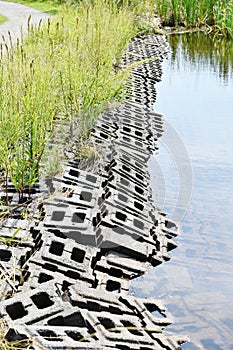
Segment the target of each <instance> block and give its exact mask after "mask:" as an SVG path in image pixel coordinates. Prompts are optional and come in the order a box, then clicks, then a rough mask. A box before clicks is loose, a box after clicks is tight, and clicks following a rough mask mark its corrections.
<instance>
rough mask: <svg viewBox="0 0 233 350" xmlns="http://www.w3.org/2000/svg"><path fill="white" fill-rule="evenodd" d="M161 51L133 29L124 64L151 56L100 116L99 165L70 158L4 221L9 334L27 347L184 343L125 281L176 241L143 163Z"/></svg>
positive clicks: (157, 125)
mask: <svg viewBox="0 0 233 350" xmlns="http://www.w3.org/2000/svg"><path fill="white" fill-rule="evenodd" d="M166 52H167V45H166V42H165V39H164V37H163V36H161V35H148V36H142V37H137V38H135V39H134V40H133V41H132V43H131V44H130V46H129V47H128V49H127V50H126V53H125V55H124V57H123V59H122V66H123V67H125V66H127V65H130V64H133V63H135V62H137V61H138V60H139V59H142V60H143V59H147V58H150V57H154V56H157V57H158V59H157V60H154V61H149V62H146V63H143V64H141V65H139V66H136V67H135V68H133V72H132V80H131V81H130V83H129V90H130V91H131V93H130V95H129V101H127V102H125V103H122V104H120V105H119V106H116V107H115V108H113V109H111V110H109V111H106V112H104V113H102V114H101V115H100V116H99V118H98V120H97V123H96V125H95V127H94V130H93V132H92V140H93V143H94V144H95V145H97V144H98V145H99V146H100V147H101V149H102V157H101V163H102V165H101V169H100V170H99V171H100V172H98V171H97V173H96V172H92V171H90V170H88V171H86V170H84V169H80V168H79V165H80V164H79V162H76V161H75V160H73V161H70V162H68V164H66V168H65V170H64V173H63V175H62V176H56V177H55V178H53V179H52V181H46V182H47V184H46V182H45V181H44V182H43V181H42V182H41V183H40V186H39V188H38V189H37V190H36V193H35V194H34V195H33V196H34V197H35V198H36V197H38V193H39V194H41V195H42V197H41V198H40V195H39V198H38V199H37V202H36V201H35V202H34V206H33V207H32V208H31V212H30V217H26V218H22V217H21V211H19V214H15V217H12V218H7V219H6V220H5V221H4V222H3V225H2V237H3V238H6V239H9V238H10V237H12V235H13V234H14V232H16V231H17V230H18V229H19V232H18V234H17V236H16V237H15V239H13V243H14V245H15V246H14V245H13V246H12V247H7V246H5V247H4V246H3V245H2V246H1V269H4V270H6V271H7V273H6V285H5V286H3V287H4V288H1V290H0V291H1V295H3V294H4V295H8V299H6V300H2V303H1V304H2V305H1V308H0V313H1V317H2V318H3V319H4V321H5V322H6V323H7V325H8V328H9V330H8V332H7V335H6V338H7V339H8V340H10V341H16V342H17V341H25V342H27V341H28V342H30V341H31V339H33V343H32V346H33V348H34V349H39V348H41V346H43V347H44V348H50V349H64V348H67V347H69V348H70V349H113V348H119V349H128V348H129V346H130V349H135V350H137V349H141V348H142V347H143V346H144V347H146V348H147V349H155V348H156V349H158V350H159V349H164V347H166V348H167V349H180V348H181V347H180V344H182V343H183V342H185V341H187V339H186V338H185V337H182V336H175V335H172V336H171V335H167V334H166V331H165V332H163V329H164V328H165V327H166V326H167V325H169V324H170V323H171V316H170V315H169V313H168V312H167V311H166V310H165V308H164V306H163V304H162V302H161V301H160V300H157V299H154V298H150V299H141V298H135V297H133V296H132V295H128V290H129V283H130V280H131V279H133V278H136V277H138V276H141V275H142V274H144V273H145V272H146V271H147V269H148V268H149V267H150V266H157V265H159V264H160V263H163V262H165V261H167V260H169V259H170V254H169V251H170V250H172V249H174V248H175V247H176V244H175V242H174V241H173V238H174V237H175V236H176V235H177V233H178V231H177V226H176V224H175V223H173V222H172V221H170V220H169V219H168V218H167V217H166V216H165V214H163V213H160V211H159V209H158V208H156V207H155V204H154V202H153V199H152V195H151V189H150V187H149V173H148V169H147V164H146V163H147V161H148V159H149V157H150V155H151V154H152V152H155V151H157V150H158V147H157V143H156V142H157V139H158V138H159V137H160V136H162V133H163V126H162V125H163V122H162V116H161V115H160V114H157V113H155V112H153V111H152V106H153V103H154V102H155V99H156V92H155V89H154V84H155V83H156V82H157V81H159V80H160V79H161V75H162V68H161V62H162V60H163V59H164V57H166ZM48 185H49V186H48ZM44 195H46V196H47V197H48V198H47V199H46V200H44ZM40 200H41V201H42V202H41V203H39V201H40ZM35 203H36V205H35ZM2 266H3V267H2ZM12 266H15V267H16V268H15V271H14V274H13V279H12V278H11V274H10V268H11V267H12ZM154 312H157V313H158V315H157V317H155V316H154V315H153V313H154Z"/></svg>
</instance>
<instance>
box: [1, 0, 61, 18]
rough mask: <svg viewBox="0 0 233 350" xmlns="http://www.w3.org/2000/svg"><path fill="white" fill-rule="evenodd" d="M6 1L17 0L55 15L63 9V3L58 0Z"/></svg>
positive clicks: (8, 0)
mask: <svg viewBox="0 0 233 350" xmlns="http://www.w3.org/2000/svg"><path fill="white" fill-rule="evenodd" d="M4 1H6V2H15V3H17V4H22V5H26V6H30V7H33V8H35V9H37V10H39V11H42V12H46V13H48V14H50V15H55V14H57V13H58V12H59V10H61V3H60V2H58V1H52V0H51V1H50V0H45V1H43V0H37V1H33V0H18V1H17V0H4Z"/></svg>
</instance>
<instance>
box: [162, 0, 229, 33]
mask: <svg viewBox="0 0 233 350" xmlns="http://www.w3.org/2000/svg"><path fill="white" fill-rule="evenodd" d="M156 8H157V12H158V13H159V15H160V16H161V17H162V19H163V22H164V24H165V25H174V26H177V25H185V26H186V27H200V26H204V25H205V26H211V29H212V30H213V31H214V32H215V33H221V34H224V35H229V36H230V37H232V38H233V1H232V0H199V1H198V0H157V1H156Z"/></svg>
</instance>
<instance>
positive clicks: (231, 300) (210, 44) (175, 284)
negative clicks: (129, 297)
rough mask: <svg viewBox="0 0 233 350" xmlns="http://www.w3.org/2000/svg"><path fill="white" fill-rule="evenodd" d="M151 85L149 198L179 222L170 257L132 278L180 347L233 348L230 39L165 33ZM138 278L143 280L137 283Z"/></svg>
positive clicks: (232, 63) (232, 47) (135, 288)
mask: <svg viewBox="0 0 233 350" xmlns="http://www.w3.org/2000/svg"><path fill="white" fill-rule="evenodd" d="M169 40H170V44H171V48H172V50H173V54H172V55H171V57H170V58H169V59H168V60H167V61H166V62H165V63H164V74H163V80H162V82H161V83H160V84H159V85H157V92H158V97H157V102H156V104H155V110H156V111H157V112H160V113H162V114H163V115H164V116H165V120H166V122H165V124H166V132H165V134H164V135H163V137H162V139H161V141H160V153H159V155H157V156H156V157H155V156H153V157H152V158H151V161H150V164H149V166H150V170H151V176H152V188H153V193H154V197H155V199H156V203H159V205H160V207H162V209H163V210H164V211H165V212H167V213H168V216H169V217H171V218H174V219H175V220H177V221H178V222H179V223H180V230H181V232H180V235H179V237H178V238H177V239H176V241H177V242H178V244H179V247H178V248H177V249H176V250H174V251H172V252H171V254H172V259H171V261H169V262H168V263H166V264H163V265H161V266H159V267H156V268H152V269H151V270H149V271H148V273H147V274H146V275H144V276H143V277H141V278H140V279H138V280H136V281H134V283H133V286H132V292H133V293H134V294H135V295H137V296H141V297H147V296H148V297H149V296H153V297H155V298H161V299H162V300H163V301H164V303H165V305H166V307H167V308H168V310H169V311H170V312H171V314H172V316H173V324H172V326H170V328H168V331H172V332H173V333H177V334H184V335H188V336H189V337H190V339H191V342H190V343H188V344H186V345H184V346H183V349H190V350H196V349H208V350H222V349H224V350H225V349H226V350H231V349H233V332H232V331H233V215H232V214H233V213H232V208H233V70H232V66H233V42H232V41H231V42H230V41H226V40H224V39H221V40H220V39H218V40H213V39H210V38H209V37H208V36H206V35H205V34H191V35H190V34H189V35H182V36H173V37H170V39H169ZM145 285H146V288H145Z"/></svg>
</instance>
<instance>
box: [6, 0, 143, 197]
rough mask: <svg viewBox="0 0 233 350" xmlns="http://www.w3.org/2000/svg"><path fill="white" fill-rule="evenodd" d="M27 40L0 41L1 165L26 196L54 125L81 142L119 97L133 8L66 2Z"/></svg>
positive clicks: (102, 0) (132, 32)
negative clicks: (121, 65)
mask: <svg viewBox="0 0 233 350" xmlns="http://www.w3.org/2000/svg"><path fill="white" fill-rule="evenodd" d="M28 29H29V33H28V37H27V40H22V42H21V43H20V42H18V43H17V45H16V47H13V46H11V45H7V44H6V43H5V44H4V45H3V46H2V52H4V54H2V55H1V60H0V169H1V170H3V171H4V173H5V187H6V202H8V191H7V188H8V182H9V179H10V180H11V181H12V183H13V185H14V186H15V188H16V190H17V191H18V194H19V201H23V200H24V198H23V197H24V191H25V189H27V191H29V194H30V190H31V188H32V187H33V185H34V184H35V183H36V181H37V180H38V177H39V173H40V163H41V160H42V157H43V154H44V151H45V148H46V146H47V144H48V141H49V139H51V137H52V133H53V131H54V125H56V124H57V123H58V124H61V121H65V123H66V124H67V123H68V125H69V135H66V140H67V139H70V138H72V137H75V140H76V141H77V140H78V142H79V143H82V141H83V140H85V139H86V138H87V136H88V133H89V131H90V129H91V128H92V126H93V123H94V121H95V118H96V115H97V112H99V111H100V110H102V109H103V108H105V107H106V105H107V103H108V102H110V101H114V100H118V99H120V98H122V96H123V95H124V87H125V81H126V78H127V77H128V73H129V71H128V70H124V71H123V70H119V69H115V67H117V66H118V63H119V60H120V58H121V56H122V53H123V50H124V49H125V47H126V46H127V44H128V43H129V40H130V39H131V38H132V37H133V36H135V34H136V33H137V28H136V26H135V13H134V12H133V11H132V9H130V6H129V5H128V3H127V4H123V5H122V6H120V7H119V6H118V2H117V1H107V0H99V1H97V0H96V1H91V3H90V2H88V3H87V2H81V3H80V4H79V6H76V7H75V8H74V7H70V6H66V7H64V8H63V10H62V12H61V13H60V14H58V15H57V16H56V17H55V18H54V19H51V20H48V22H47V23H46V24H45V25H42V23H40V25H39V27H33V26H32V25H31V24H30V21H29V23H28Z"/></svg>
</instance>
